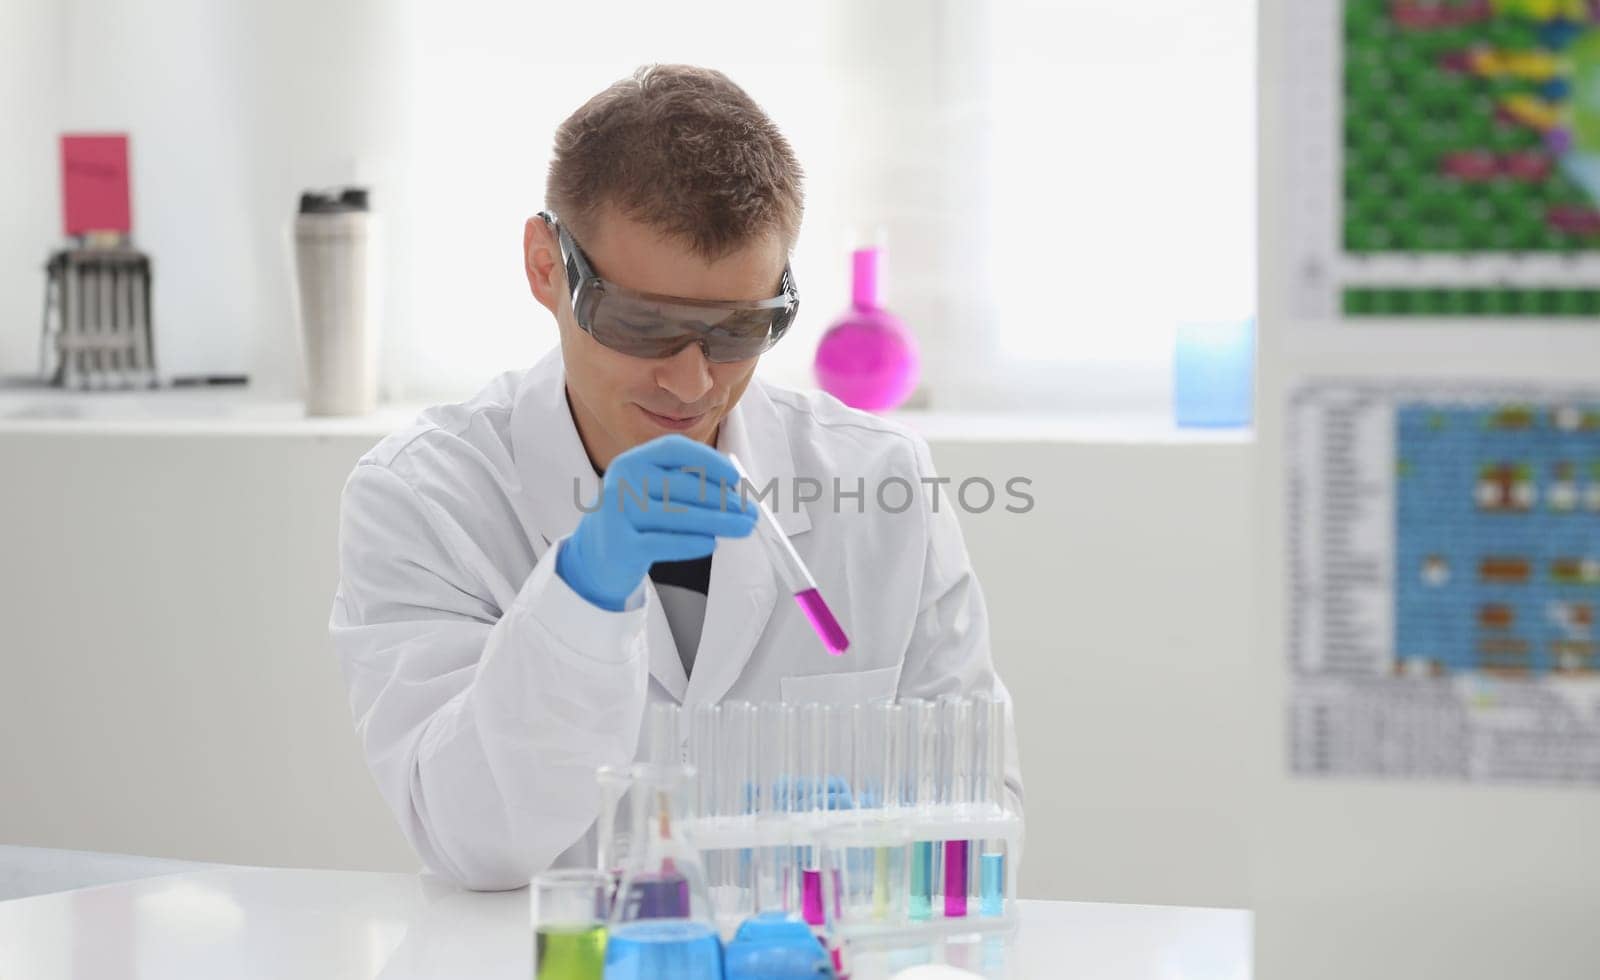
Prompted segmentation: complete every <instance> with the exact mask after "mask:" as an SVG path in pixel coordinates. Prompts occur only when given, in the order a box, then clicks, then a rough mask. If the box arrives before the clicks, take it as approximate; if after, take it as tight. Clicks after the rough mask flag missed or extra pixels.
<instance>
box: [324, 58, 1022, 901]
mask: <svg viewBox="0 0 1600 980" xmlns="http://www.w3.org/2000/svg"><path fill="white" fill-rule="evenodd" d="M546 196H547V202H548V205H549V208H550V210H549V211H548V212H542V213H541V214H540V215H539V216H537V217H535V218H531V219H529V220H528V222H527V225H526V228H525V230H524V235H523V263H524V266H525V269H526V272H527V277H528V284H529V286H530V287H531V289H532V292H533V296H534V298H535V299H536V300H537V301H538V302H539V303H540V304H541V305H543V306H544V307H546V308H547V309H549V310H550V312H551V313H552V314H553V315H554V317H555V321H556V325H557V328H558V330H559V333H560V349H559V350H558V351H555V352H552V354H551V355H549V356H547V357H545V358H544V359H543V360H542V361H540V362H539V363H538V364H536V365H535V366H534V367H532V368H531V369H528V370H525V371H515V372H511V373H509V374H506V375H503V376H501V377H499V378H498V379H496V380H495V381H493V382H492V383H491V384H490V385H489V386H488V388H486V389H485V390H484V391H482V392H481V393H480V394H478V395H477V396H476V397H474V398H473V399H471V400H470V401H467V402H464V403H462V404H458V405H449V406H443V407H439V408H435V409H431V410H429V411H428V412H426V413H424V414H423V416H422V417H421V418H420V420H419V421H418V422H417V423H416V424H415V425H413V426H412V427H411V428H409V429H406V430H403V431H401V432H398V433H396V434H394V435H392V436H390V437H389V438H387V439H385V440H384V441H383V442H382V443H380V444H379V445H378V446H377V447H376V448H374V449H373V450H372V451H371V452H369V453H368V454H367V455H366V456H365V457H363V458H362V459H361V461H360V463H359V464H358V465H357V467H356V470H355V472H354V474H352V476H351V477H350V481H349V483H348V485H347V486H346V488H345V493H344V498H343V507H342V515H341V523H340V531H339V563H340V582H339V590H338V594H337V596H336V597H335V600H334V607H333V614H332V623H331V628H332V633H333V638H334V642H335V645H336V647H337V649H338V653H339V658H340V661H341V664H342V666H343V670H344V675H345V679H346V682H347V684H348V686H349V689H350V699H351V707H352V710H353V712H354V715H355V720H356V728H357V732H358V734H359V735H360V738H361V740H362V744H363V747H364V749H365V751H366V756H367V760H368V763H369V765H370V767H371V769H372V772H373V775H374V777H375V778H376V780H377V783H378V787H379V789H380V791H381V792H382V794H383V797H384V799H385V800H386V801H387V802H388V803H389V805H390V807H392V808H393V810H394V812H395V814H396V816H397V817H398V818H399V821H400V824H401V827H402V828H403V829H404V831H405V834H406V836H407V838H408V839H409V840H410V841H411V843H412V845H413V846H414V847H415V848H416V850H417V852H418V854H420V855H421V857H422V859H423V860H424V862H425V863H426V864H427V866H428V868H429V869H431V870H432V871H434V872H435V873H438V874H441V875H444V876H446V877H448V878H451V879H453V880H455V881H457V882H460V883H462V884H464V885H466V886H468V887H471V888H481V889H506V888H517V887H520V886H522V885H524V884H526V883H527V882H528V880H529V878H530V876H532V875H534V874H537V873H538V872H540V871H541V870H543V869H545V868H548V867H551V866H561V865H578V864H588V863H590V862H592V861H593V847H594V842H593V839H592V837H593V830H592V825H593V823H594V820H595V817H596V813H597V810H598V805H599V804H598V799H599V794H598V788H597V784H596V781H595V770H596V769H597V767H599V766H602V765H625V764H627V763H629V762H631V761H633V760H634V759H635V757H636V754H637V752H638V750H639V739H640V729H641V720H642V717H643V714H644V710H645V705H646V703H647V702H649V701H660V700H670V701H675V702H679V703H682V704H683V705H685V706H688V707H692V706H695V705H699V704H707V703H715V702H719V701H722V700H724V699H739V700H744V701H749V702H762V701H776V700H780V699H782V700H787V701H791V702H811V701H826V702H833V703H839V704H852V703H858V702H865V701H869V700H873V699H878V698H885V697H894V696H899V697H903V698H909V697H918V698H935V697H939V696H942V695H947V694H957V693H963V694H971V693H976V692H986V693H993V694H994V695H996V696H998V697H1002V698H1003V697H1006V692H1005V688H1004V687H1003V685H1002V684H1001V683H1000V680H999V678H998V677H997V676H996V675H995V672H994V667H993V665H992V662H991V659H990V653H989V635H988V633H989V631H988V622H987V617H986V614H985V611H984V602H983V596H982V594H981V592H980V591H979V588H978V582H977V579H976V578H975V577H974V575H973V571H972V567H971V565H970V563H969V561H968V558H967V552H966V547H965V544H964V543H963V541H962V537H961V531H960V528H959V526H958V525H957V522H956V515H955V504H954V500H953V499H952V495H951V494H950V493H949V488H948V487H944V488H943V489H944V490H945V492H944V493H943V494H940V493H939V490H940V489H941V485H940V484H939V483H938V482H937V481H936V478H935V473H934V469H933V464H932V461H931V459H930V458H929V454H928V449H927V446H926V445H925V444H924V443H923V441H922V440H921V439H919V438H917V437H916V436H914V435H912V434H910V433H908V432H907V431H905V430H904V429H902V428H901V427H899V426H897V425H895V424H893V423H891V422H888V421H885V420H883V419H880V418H877V417H875V416H872V415H868V414H864V413H861V412H857V411H853V410H851V409H849V408H846V407H844V406H843V405H841V404H840V403H839V402H837V401H835V400H834V399H832V398H830V397H828V396H826V395H822V394H818V393H811V392H806V393H801V392H793V391H786V390H782V389H779V388H775V387H772V386H769V385H766V384H763V383H762V382H761V381H759V380H756V379H755V378H754V372H755V368H756V363H757V361H758V359H759V356H760V354H761V353H762V352H763V351H765V350H766V349H769V348H770V347H771V345H772V344H773V343H776V342H777V340H778V339H779V338H781V337H782V336H783V334H784V333H785V332H786V331H787V329H788V326H789V324H790V323H791V322H792V321H793V317H794V308H795V306H796V305H797V303H798V299H797V294H796V291H795V289H794V285H793V279H792V277H791V276H790V275H789V273H788V263H787V256H788V254H789V251H790V249H791V247H792V246H793V244H794V240H795V237H796V234H797V232H798V229H799V224H800V215H801V173H800V167H799V164H798V163H797V161H796V160H795V157H794V154H793V153H792V151H791V150H790V148H789V145H788V143H787V141H786V140H785V139H784V137H783V135H782V134H781V133H780V132H779V131H778V130H777V128H776V127H775V126H774V125H773V123H772V122H771V120H770V119H768V118H767V117H766V115H765V114H763V113H762V111H761V110H760V108H759V107H757V106H756V105H755V104H754V103H753V102H752V101H751V100H750V99H749V97H748V96H746V95H745V93H744V92H743V91H742V90H741V89H739V88H738V87H737V86H736V85H734V84H733V83H732V82H730V81H729V80H728V79H727V78H725V77H724V76H722V75H721V74H719V73H717V72H713V71H708V70H704V69H696V68H687V67H675V66H657V67H653V68H648V69H641V70H640V71H639V72H638V73H636V74H635V75H634V76H633V77H632V78H629V79H625V80H623V81H621V82H618V83H617V84H616V85H613V86H612V87H610V88H608V89H607V90H606V91H604V92H602V93H600V94H599V95H597V96H595V97H594V98H593V99H591V100H590V101H589V102H588V103H586V104H585V105H584V106H583V107H581V108H580V109H579V110H578V111H577V112H576V113H574V114H573V115H572V117H571V118H569V119H568V120H567V121H566V122H565V123H564V124H563V125H562V126H561V128H560V130H559V131H558V132H557V134H556V141H555V151H554V158H553V161H552V163H551V167H550V174H549V180H548V184H547V195H546ZM802 342H804V341H802ZM727 454H733V455H734V456H736V457H737V458H738V459H739V460H740V461H741V462H742V463H743V464H744V466H745V469H746V470H747V471H748V474H749V478H750V486H751V487H753V488H754V490H755V493H761V494H765V495H766V496H765V498H764V499H766V501H767V502H768V504H769V505H770V506H771V508H772V510H773V511H774V513H775V515H776V517H777V523H778V525H779V527H781V530H782V533H783V534H784V535H786V536H787V537H788V539H789V542H790V543H791V544H792V545H793V546H794V548H795V550H796V551H797V552H798V553H799V554H800V556H801V557H802V558H803V560H804V561H805V563H806V564H807V565H808V566H809V567H810V569H811V571H812V572H813V574H814V575H815V577H816V579H817V582H818V583H819V585H820V588H821V593H822V595H823V597H824V598H825V599H826V601H827V603H828V604H829V605H830V606H831V607H832V610H833V612H834V613H835V614H836V616H837V618H838V620H839V621H840V623H841V624H842V626H843V628H844V630H845V631H846V632H847V634H848V635H849V638H850V646H849V649H848V651H847V652H846V653H845V654H844V655H842V656H830V655H829V654H828V652H826V651H825V649H824V647H823V645H822V643H821V642H820V641H819V639H818V636H817V634H816V633H815V632H813V630H812V629H811V628H810V627H809V626H808V624H807V621H806V618H805V617H804V615H803V614H802V611H801V609H800V608H799V607H798V606H797V605H796V603H795V602H794V601H792V600H791V598H790V594H789V593H790V589H789V588H788V587H787V586H786V583H785V582H784V581H783V580H782V579H781V578H780V577H779V573H778V572H776V571H775V569H774V567H773V563H772V559H771V558H770V557H769V555H768V553H767V551H766V550H765V549H764V548H763V547H762V544H761V542H760V540H759V537H758V536H757V535H756V534H753V533H752V530H753V527H754V524H755V522H756V509H755V506H754V497H755V493H750V492H746V493H743V494H741V493H738V492H723V490H721V489H719V486H721V487H729V488H731V487H736V486H738V477H737V475H736V474H735V473H734V471H733V470H732V469H731V464H730V462H729V460H728V456H727ZM1012 741H1013V742H1014V739H1013V740H1012ZM1008 759H1009V760H1010V764H1009V765H1008V777H1009V778H1008V784H1009V791H1010V792H1012V793H1019V792H1020V782H1019V780H1018V776H1017V770H1016V767H1015V750H1014V745H1013V746H1012V748H1011V751H1010V752H1009V753H1008Z"/></svg>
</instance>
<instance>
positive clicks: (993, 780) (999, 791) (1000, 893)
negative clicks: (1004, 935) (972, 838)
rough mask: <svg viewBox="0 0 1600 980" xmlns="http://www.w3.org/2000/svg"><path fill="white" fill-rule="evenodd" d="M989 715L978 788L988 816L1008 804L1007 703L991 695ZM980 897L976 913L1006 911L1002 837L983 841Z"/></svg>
mask: <svg viewBox="0 0 1600 980" xmlns="http://www.w3.org/2000/svg"><path fill="white" fill-rule="evenodd" d="M984 710H985V712H986V713H987V714H988V716H989V717H988V722H987V724H985V725H984V726H983V727H984V733H985V738H984V741H983V742H982V743H981V748H982V750H983V770H984V778H983V785H982V788H981V791H980V792H981V795H982V799H983V806H984V812H985V813H988V814H989V815H991V816H996V817H999V816H1004V815H1005V814H1006V812H1007V811H1009V810H1010V808H1011V804H1010V801H1009V800H1008V799H1007V797H1006V744H1007V743H1006V739H1007V737H1008V731H1007V727H1006V702H1005V701H1004V700H1002V699H1000V698H991V699H989V700H988V701H987V702H986V703H985V704H984ZM978 866H979V872H978V875H979V879H980V880H979V897H978V914H979V915H982V916H987V917H998V916H1001V915H1004V914H1005V903H1006V846H1005V842H1004V841H1001V840H998V839H996V840H989V841H985V842H984V844H983V852H982V853H981V854H980V855H979V858H978Z"/></svg>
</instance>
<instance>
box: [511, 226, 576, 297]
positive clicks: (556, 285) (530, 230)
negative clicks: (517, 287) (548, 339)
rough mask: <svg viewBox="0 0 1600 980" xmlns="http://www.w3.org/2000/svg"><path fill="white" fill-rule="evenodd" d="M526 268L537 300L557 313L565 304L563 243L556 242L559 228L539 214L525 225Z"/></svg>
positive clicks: (523, 247) (523, 253)
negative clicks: (562, 259)
mask: <svg viewBox="0 0 1600 980" xmlns="http://www.w3.org/2000/svg"><path fill="white" fill-rule="evenodd" d="M522 266H523V270H524V271H525V272H527V274H528V288H530V289H532V290H533V298H534V299H536V300H538V301H539V305H541V306H543V307H544V308H545V309H547V310H549V311H550V312H551V314H555V313H556V310H557V309H558V308H559V307H560V305H561V290H563V289H565V288H566V282H567V276H566V269H564V268H563V267H562V265H561V244H560V243H559V242H558V241H556V233H555V229H553V228H551V227H550V226H549V225H548V224H545V220H544V219H543V218H541V217H539V216H538V215H534V216H533V217H531V218H529V219H528V220H527V221H526V222H524V223H523V226H522Z"/></svg>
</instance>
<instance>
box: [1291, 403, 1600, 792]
mask: <svg viewBox="0 0 1600 980" xmlns="http://www.w3.org/2000/svg"><path fill="white" fill-rule="evenodd" d="M1289 437H1290V439H1289V444H1288V445H1289V454H1288V468H1289V471H1288V485H1289V509H1290V523H1289V528H1290V531H1289V538H1288V542H1287V543H1288V547H1289V568H1290V584H1289V595H1290V610H1291V611H1290V616H1289V622H1290V637H1289V644H1290V652H1291V656H1290V665H1291V678H1292V694H1291V699H1290V711H1291V728H1290V738H1291V759H1292V767H1293V769H1294V771H1295V772H1297V773H1300V774H1303V775H1360V776H1394V777H1405V778H1424V779H1462V780H1522V781H1530V780H1531V781H1541V782H1583V783H1593V784H1600V647H1597V641H1596V635H1597V634H1596V631H1595V614H1596V611H1597V610H1600V392H1596V391H1593V390H1569V389H1566V388H1558V387H1555V386H1551V387H1547V388H1538V387H1529V386H1518V387H1511V386H1507V387H1502V388H1490V387H1484V386H1477V387H1460V386H1452V385H1447V384H1439V383H1426V384H1423V383H1418V384H1398V383H1379V382H1336V381H1330V382H1319V381H1308V382H1305V383H1304V384H1302V385H1301V386H1300V387H1299V388H1298V389H1297V390H1296V391H1295V393H1294V395H1293V397H1292V399H1291V404H1290V412H1289Z"/></svg>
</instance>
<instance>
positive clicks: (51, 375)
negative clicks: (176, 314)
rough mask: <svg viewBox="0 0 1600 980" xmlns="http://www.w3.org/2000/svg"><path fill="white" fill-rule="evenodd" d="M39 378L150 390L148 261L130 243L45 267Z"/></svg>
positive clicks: (65, 255) (57, 259) (54, 259)
mask: <svg viewBox="0 0 1600 980" xmlns="http://www.w3.org/2000/svg"><path fill="white" fill-rule="evenodd" d="M45 272H46V282H45V308H44V324H43V328H42V329H43V338H42V343H41V349H40V360H41V368H40V369H41V372H42V374H43V376H44V378H45V380H47V381H49V382H50V383H51V384H55V385H59V386H61V387H65V388H80V389H82V388H151V387H155V386H156V384H157V383H158V381H159V378H158V375H157V373H156V359H155V339H154V336H153V331H152V327H151V322H150V258H149V256H147V255H145V254H144V253H143V252H141V251H139V250H138V249H135V248H133V247H131V246H128V245H115V246H94V245H91V246H83V247H74V248H67V249H62V250H60V251H57V252H55V253H54V254H53V255H51V257H50V260H49V262H48V263H46V266H45Z"/></svg>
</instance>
